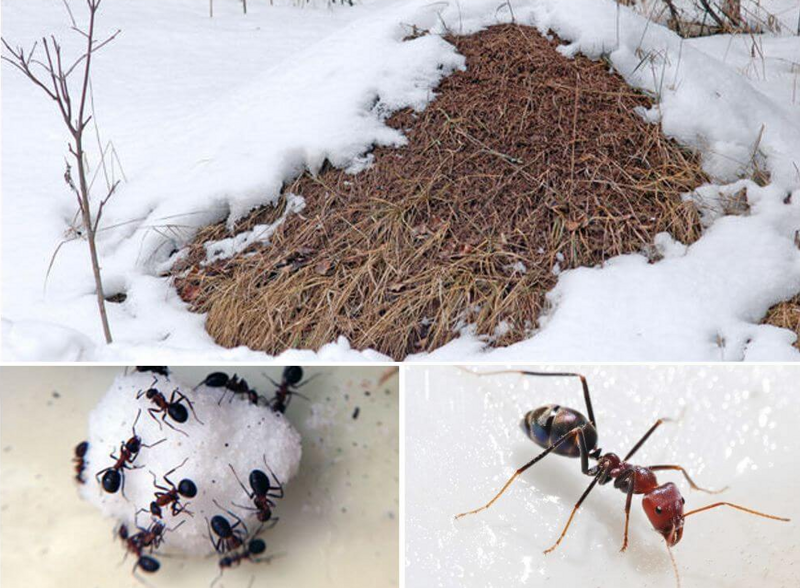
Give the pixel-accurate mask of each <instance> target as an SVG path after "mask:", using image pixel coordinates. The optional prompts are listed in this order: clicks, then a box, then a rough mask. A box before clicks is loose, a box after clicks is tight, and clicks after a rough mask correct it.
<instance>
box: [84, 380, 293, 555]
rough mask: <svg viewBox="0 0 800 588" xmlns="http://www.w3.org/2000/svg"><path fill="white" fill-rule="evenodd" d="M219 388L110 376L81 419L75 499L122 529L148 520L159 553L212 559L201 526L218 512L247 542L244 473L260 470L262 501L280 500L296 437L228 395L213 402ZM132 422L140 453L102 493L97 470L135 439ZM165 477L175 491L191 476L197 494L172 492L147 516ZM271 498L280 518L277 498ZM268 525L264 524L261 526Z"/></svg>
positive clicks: (268, 414) (278, 418)
mask: <svg viewBox="0 0 800 588" xmlns="http://www.w3.org/2000/svg"><path fill="white" fill-rule="evenodd" d="M149 390H155V391H157V392H159V393H161V394H163V397H164V398H165V399H166V401H167V402H170V401H172V402H176V403H180V404H182V405H183V407H184V408H185V409H186V410H185V413H186V415H185V416H186V420H185V422H178V421H176V420H175V418H173V414H174V415H175V416H176V417H177V418H178V420H180V419H181V418H182V417H181V414H180V413H182V412H183V409H180V408H177V409H176V410H174V411H173V414H171V413H169V412H166V413H165V411H162V410H160V409H159V407H158V405H157V404H156V402H154V399H153V398H149V397H148V391H149ZM223 392H224V389H223V388H210V387H208V386H206V385H204V384H201V385H198V386H196V387H192V386H189V385H186V384H185V383H184V382H181V381H179V380H178V379H176V378H175V377H174V376H172V375H169V376H165V375H161V374H155V373H152V372H138V371H135V372H133V373H128V374H125V375H120V376H117V378H116V379H115V381H114V383H113V384H112V386H111V388H110V389H109V390H108V392H107V393H106V395H105V396H104V397H103V398H102V399H101V400H100V402H99V403H98V405H97V406H96V407H95V408H94V410H93V411H92V412H91V414H90V416H89V435H88V442H89V449H88V452H87V453H86V456H85V461H86V469H85V474H84V479H85V484H84V485H82V486H81V489H80V492H81V495H82V496H83V498H84V499H86V500H87V501H89V502H90V503H92V504H94V505H96V506H97V507H98V508H99V509H100V510H101V511H102V512H103V514H105V515H107V516H110V517H114V518H116V519H118V520H119V521H120V523H121V525H124V526H125V527H127V529H128V531H129V532H130V533H136V532H137V529H138V530H141V529H146V528H148V527H150V526H151V525H152V524H153V523H154V522H155V521H160V522H161V523H163V524H164V525H165V527H166V529H167V530H166V531H165V533H164V537H163V539H164V541H163V545H162V546H161V547H160V548H159V552H167V553H184V554H191V555H198V556H199V555H207V554H212V553H214V545H213V544H212V542H211V540H210V539H209V527H208V523H207V521H208V520H210V519H212V518H213V517H214V516H215V515H222V516H224V517H225V518H226V519H228V521H229V522H230V524H231V525H234V524H236V518H235V517H233V516H232V515H231V513H233V514H234V515H236V516H237V517H240V518H241V520H242V522H243V524H239V526H238V527H237V531H238V532H241V533H243V537H246V538H249V537H252V536H253V535H254V534H255V533H257V532H258V531H259V530H260V529H261V528H262V523H260V522H259V520H258V518H257V514H258V513H257V511H256V509H255V507H254V504H253V500H252V498H251V497H250V495H251V494H252V492H253V490H252V488H251V486H250V484H249V478H250V473H251V472H252V471H253V470H260V471H262V472H264V473H266V474H267V475H268V476H269V479H270V486H271V488H272V489H271V491H270V496H273V495H280V494H281V491H280V490H279V489H278V484H279V483H280V484H281V485H285V484H286V483H287V482H288V481H289V480H290V479H291V478H292V477H294V476H295V475H296V474H297V471H298V468H299V465H300V457H301V451H302V448H301V438H300V434H299V433H298V432H297V431H296V430H295V428H294V427H293V426H292V425H291V423H289V421H288V420H287V419H286V418H285V417H284V416H283V414H281V413H280V412H276V411H273V410H272V409H271V408H269V407H266V406H261V405H260V404H259V405H254V404H252V403H251V402H250V401H249V400H248V399H247V398H246V397H245V396H244V395H238V394H232V393H230V392H228V393H227V394H226V395H225V397H224V398H222V395H223ZM181 395H183V397H182V396H181ZM189 402H191V406H190V405H189ZM165 414H166V416H165ZM134 424H135V435H136V436H138V437H139V438H140V439H141V448H140V450H139V452H138V453H135V454H134V455H133V457H132V458H131V460H130V461H128V462H127V464H126V467H124V468H123V469H121V470H119V471H120V472H121V473H122V478H123V480H122V484H121V485H120V487H119V489H118V490H117V491H116V492H109V491H107V490H105V489H104V487H103V475H104V473H105V472H103V470H106V468H111V467H112V466H114V465H115V461H116V460H117V458H119V457H120V456H121V452H122V446H123V445H124V444H125V443H126V442H127V441H128V440H129V439H131V438H132V437H133V436H134V431H133V427H134ZM148 446H150V447H148ZM112 454H113V458H112V457H111V455H112ZM181 464H182V465H181ZM176 467H177V468H178V469H176V470H175V471H173V472H172V473H169V472H170V470H174V469H175V468H176ZM128 468H131V469H128ZM232 470H234V471H235V473H236V475H234V472H233V471H232ZM165 474H168V476H167V477H168V478H169V480H170V481H171V482H172V484H174V485H175V487H179V486H180V484H181V481H182V480H185V479H188V480H191V481H192V482H194V485H195V486H196V488H197V493H196V496H194V497H191V498H186V497H183V496H179V500H180V503H179V506H178V508H177V509H173V504H167V505H166V506H163V507H162V508H161V516H162V518H161V519H159V518H158V517H156V516H155V515H153V514H152V513H151V511H150V504H151V503H152V502H153V501H154V500H155V498H156V497H155V493H156V492H157V491H160V492H165V490H164V489H162V490H159V489H157V488H156V487H155V483H157V484H158V485H159V486H162V487H163V488H165V489H166V491H168V490H169V489H170V488H171V486H170V483H169V482H167V481H165V480H164V475H165ZM110 476H111V477H114V474H113V473H112V474H111V475H110ZM236 476H238V478H239V479H240V480H241V483H242V485H243V486H244V488H245V489H246V490H245V489H243V488H242V486H241V485H240V484H239V482H238V481H237V479H236ZM154 478H155V480H154ZM112 487H113V484H112ZM271 501H272V502H273V503H274V504H275V510H276V511H277V512H279V511H280V499H279V498H277V497H273V498H271ZM181 509H185V510H181ZM176 511H177V512H176ZM226 511H228V512H226ZM273 518H274V516H273ZM269 526H270V523H269V522H267V523H266V524H265V525H264V528H267V527H269ZM245 527H246V532H245ZM212 536H213V535H212ZM214 539H215V540H216V539H217V537H214Z"/></svg>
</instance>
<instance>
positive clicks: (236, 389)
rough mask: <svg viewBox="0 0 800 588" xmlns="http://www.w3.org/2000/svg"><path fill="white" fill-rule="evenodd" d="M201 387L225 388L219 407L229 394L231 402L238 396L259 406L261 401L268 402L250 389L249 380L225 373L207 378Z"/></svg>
mask: <svg viewBox="0 0 800 588" xmlns="http://www.w3.org/2000/svg"><path fill="white" fill-rule="evenodd" d="M199 385H200V386H208V387H209V388H223V389H224V390H223V392H222V396H221V397H220V399H219V402H217V404H218V405H220V404H222V401H223V400H225V396H227V394H228V392H230V393H231V401H233V398H234V397H235V396H236V395H237V394H241V395H243V396H244V397H246V398H247V400H249V401H250V404H254V405H257V404H258V403H259V401H261V400H266V399H265V398H264V397H263V396H261V395H260V394H259V393H258V392H256V391H255V390H253V389H252V388H250V386H249V385H248V383H247V380H245V379H244V378H240V377H239V376H237V375H236V374H233V376H229V375H228V374H226V373H225V372H213V373H210V374H208V375H207V376H206V378H205V380H203V381H202V382H200V384H199Z"/></svg>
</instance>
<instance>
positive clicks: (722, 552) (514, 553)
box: [404, 365, 800, 588]
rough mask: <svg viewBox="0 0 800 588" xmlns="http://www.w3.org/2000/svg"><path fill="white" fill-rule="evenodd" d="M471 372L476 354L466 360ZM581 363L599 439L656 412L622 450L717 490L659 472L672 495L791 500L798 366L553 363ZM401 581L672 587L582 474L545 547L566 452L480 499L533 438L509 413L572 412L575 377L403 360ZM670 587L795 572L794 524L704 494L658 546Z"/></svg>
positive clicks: (623, 436)
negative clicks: (653, 429)
mask: <svg viewBox="0 0 800 588" xmlns="http://www.w3.org/2000/svg"><path fill="white" fill-rule="evenodd" d="M475 369H478V370H483V371H486V370H488V369H492V368H491V367H489V366H483V367H480V368H475ZM564 369H571V370H577V371H581V372H583V373H584V374H585V375H587V376H588V379H589V385H590V388H591V390H592V398H593V403H594V409H595V415H596V417H597V423H598V427H599V431H600V439H599V445H600V446H601V447H602V448H603V449H604V450H605V451H613V452H616V453H621V454H623V455H624V453H625V452H627V450H628V449H630V448H631V447H632V446H633V444H634V443H635V442H636V441H637V440H638V439H639V437H641V435H642V434H644V432H645V431H646V430H647V429H648V428H649V427H650V426H651V425H652V424H653V423H654V422H655V420H656V419H657V418H658V417H661V416H673V417H674V416H680V415H681V414H683V416H682V420H681V421H680V423H678V424H665V425H663V426H662V427H661V428H660V429H659V430H658V432H657V433H656V434H654V435H653V437H651V438H650V440H649V441H648V443H647V444H646V445H645V446H644V447H643V448H642V449H641V450H640V451H639V452H638V453H637V455H636V459H635V461H636V463H641V464H643V465H647V464H648V463H649V464H656V463H674V464H680V465H683V466H684V467H686V468H687V469H688V470H689V471H690V473H691V474H692V475H693V477H694V479H695V481H696V482H697V483H698V484H699V485H701V486H706V487H710V488H721V487H724V486H726V485H730V489H729V490H727V491H726V492H724V493H723V494H721V495H719V496H709V495H706V494H703V493H700V492H696V491H692V490H690V489H689V488H688V486H687V484H686V483H685V482H684V481H683V480H682V477H681V476H680V474H679V473H677V472H675V473H671V472H660V474H661V475H660V476H659V481H660V482H661V483H664V482H666V481H674V482H676V483H677V484H678V486H679V487H680V489H681V491H682V492H683V495H684V497H685V498H686V508H687V510H688V509H692V508H696V507H699V506H702V505H705V504H709V503H711V502H713V501H715V500H716V499H721V500H727V501H731V502H736V503H740V504H743V505H745V506H749V507H751V508H755V509H761V510H763V511H768V512H770V513H773V514H777V515H783V516H787V517H795V518H796V514H797V488H798V478H799V477H800V476H798V471H797V463H798V459H797V454H796V450H797V430H798V429H797V425H798V422H799V421H798V418H799V417H800V400H798V397H797V392H798V391H797V383H798V377H799V376H800V367H794V366H792V367H785V366H748V365H743V366H735V367H728V366H712V367H708V366H677V367H674V366H652V367H651V366H611V367H608V366H603V367H600V366H594V367H592V366H560V367H559V371H562V370H564ZM406 374H407V376H406V381H405V382H406V383H405V385H404V386H405V389H406V390H407V397H406V407H405V414H406V439H407V446H406V463H405V472H406V521H407V522H406V562H405V564H406V579H407V585H408V586H409V587H422V586H437V587H451V586H452V587H455V586H459V587H462V586H463V587H471V586H475V587H477V586H481V587H483V586H487V587H489V586H496V587H505V586H511V585H522V586H533V585H535V586H541V585H545V583H547V585H569V586H583V587H585V588H590V587H593V586H620V585H622V586H665V587H669V586H675V578H674V575H673V572H672V569H671V565H670V563H669V559H668V555H667V551H666V548H665V546H664V542H663V540H662V539H661V537H660V536H659V535H658V534H656V533H655V532H654V531H653V530H652V528H651V527H650V525H649V523H648V521H647V519H646V517H645V515H644V513H643V511H642V509H641V506H640V503H641V499H640V497H635V499H634V504H633V507H632V509H631V529H630V541H631V543H630V546H629V547H628V550H627V552H626V553H620V551H619V549H620V547H621V544H622V533H623V524H624V510H623V509H624V505H625V496H624V495H623V494H622V493H621V492H619V491H618V490H616V489H614V488H613V487H612V486H611V485H609V486H605V487H597V488H595V490H593V492H592V494H590V496H589V498H588V499H587V501H586V502H585V503H584V505H583V507H582V509H581V510H580V511H579V513H578V515H577V516H576V518H575V520H574V521H573V524H572V527H571V528H570V531H569V533H568V535H567V537H566V538H565V539H564V541H563V542H562V543H561V546H560V547H559V548H558V549H557V550H556V551H555V552H553V553H551V554H550V555H548V556H545V555H544V554H543V553H542V552H543V551H544V549H546V548H547V547H549V546H550V545H552V543H553V542H554V541H555V540H556V538H557V537H558V534H559V533H560V531H561V528H562V527H563V525H564V523H565V522H566V520H567V517H568V516H569V512H570V510H571V509H572V506H573V505H574V504H575V502H576V501H577V499H578V497H579V496H580V495H581V493H582V492H583V490H584V489H585V488H586V486H588V484H589V482H590V481H591V480H590V478H588V477H586V476H583V475H582V474H581V472H580V463H579V461H578V460H577V459H569V458H565V457H561V456H553V455H551V456H548V457H547V458H545V459H544V460H543V461H542V462H540V463H539V464H537V465H536V466H534V467H533V468H531V469H530V470H528V471H527V472H526V473H525V474H523V475H522V476H521V477H520V479H519V480H518V481H517V482H515V484H514V485H513V486H512V487H511V488H510V489H509V490H508V491H507V492H506V493H505V494H504V495H503V497H502V498H501V499H500V500H498V502H496V503H495V505H494V506H492V507H491V508H490V509H489V510H486V511H483V512H482V513H479V514H476V515H472V516H470V517H465V518H463V519H460V520H459V521H454V520H453V516H454V515H455V514H457V513H459V512H462V511H465V510H470V509H472V508H475V507H478V506H480V505H482V504H485V503H486V502H487V501H488V500H489V499H490V498H491V497H492V496H493V495H494V493H495V492H497V490H499V489H500V487H501V486H502V485H503V483H505V481H506V480H507V479H508V477H509V476H510V475H511V474H512V473H513V472H514V470H515V469H516V468H517V467H519V466H521V465H522V464H524V463H526V462H527V461H529V460H530V459H531V458H532V457H533V456H535V455H537V454H538V453H539V452H540V451H541V448H539V447H538V446H537V445H535V444H534V443H533V442H532V441H530V440H528V438H527V437H526V436H525V435H524V434H523V432H522V431H521V429H520V427H519V424H520V420H521V418H522V415H523V414H524V413H525V412H527V411H528V410H530V409H532V408H535V407H537V406H541V405H544V404H549V403H560V404H562V405H565V406H570V407H572V408H575V409H578V410H580V412H582V413H584V414H585V409H584V404H583V397H582V394H581V388H580V384H579V382H578V380H577V379H533V378H524V377H522V376H518V375H506V376H489V377H483V378H478V377H475V376H473V375H471V374H468V373H464V372H463V371H459V370H458V369H456V368H454V367H428V368H423V367H417V366H410V367H409V368H408V369H407V371H406ZM673 552H674V555H675V557H676V559H677V563H678V566H679V569H680V573H681V579H682V583H683V587H684V588H686V587H690V586H720V587H733V586H737V587H738V586H765V587H766V586H769V587H773V586H774V587H778V586H796V585H797V574H798V572H799V571H800V570H798V567H797V560H798V555H800V550H799V549H798V545H797V528H796V523H795V522H791V523H778V522H773V521H768V520H765V519H760V518H756V517H752V516H750V515H746V514H743V513H740V512H737V511H734V510H731V509H726V508H720V509H716V510H712V511H710V512H707V513H702V514H698V515H696V516H693V517H690V518H688V519H686V526H685V530H684V536H683V540H682V541H681V543H679V544H678V545H677V547H676V548H675V549H674V550H673Z"/></svg>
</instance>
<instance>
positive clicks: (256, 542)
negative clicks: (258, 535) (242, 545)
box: [247, 539, 267, 555]
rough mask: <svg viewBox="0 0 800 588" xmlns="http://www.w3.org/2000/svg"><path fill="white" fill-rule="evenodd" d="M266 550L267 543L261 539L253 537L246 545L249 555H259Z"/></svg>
mask: <svg viewBox="0 0 800 588" xmlns="http://www.w3.org/2000/svg"><path fill="white" fill-rule="evenodd" d="M266 550H267V544H266V543H264V541H263V540H262V539H253V540H252V541H251V542H250V544H249V545H248V546H247V551H249V552H250V555H260V554H262V553H264V552H265V551H266Z"/></svg>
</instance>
